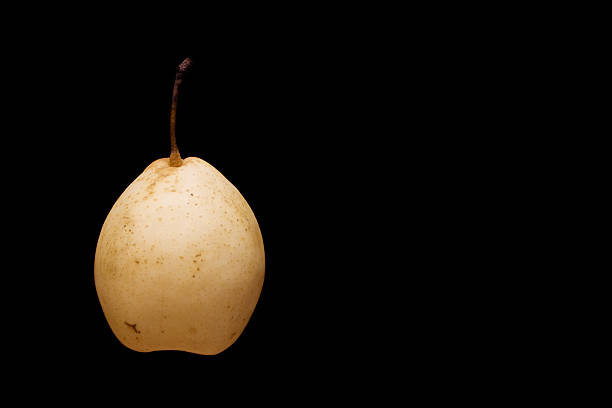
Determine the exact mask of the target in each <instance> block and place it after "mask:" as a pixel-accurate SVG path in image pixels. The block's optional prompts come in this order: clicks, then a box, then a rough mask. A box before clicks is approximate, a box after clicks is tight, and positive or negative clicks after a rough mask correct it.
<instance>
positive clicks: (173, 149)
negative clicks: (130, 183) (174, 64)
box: [170, 58, 191, 167]
mask: <svg viewBox="0 0 612 408" xmlns="http://www.w3.org/2000/svg"><path fill="white" fill-rule="evenodd" d="M190 66H191V60H190V59H189V58H185V61H183V62H182V63H181V65H179V66H178V69H177V70H176V78H175V79H174V89H173V91H172V108H171V110H170V166H172V167H180V166H181V165H182V164H183V159H181V154H180V153H179V151H178V147H177V146H176V100H177V98H178V90H179V86H180V85H181V82H183V74H184V73H185V71H187V70H188V69H189V67H190Z"/></svg>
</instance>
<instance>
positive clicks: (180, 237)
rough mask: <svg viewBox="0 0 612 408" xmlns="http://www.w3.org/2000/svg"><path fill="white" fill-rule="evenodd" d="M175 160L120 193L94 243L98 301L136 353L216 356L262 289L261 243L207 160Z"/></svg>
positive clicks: (248, 215)
mask: <svg viewBox="0 0 612 408" xmlns="http://www.w3.org/2000/svg"><path fill="white" fill-rule="evenodd" d="M188 65H189V61H188V60H186V61H185V62H184V63H183V64H181V66H180V67H179V70H178V72H177V80H176V82H175V88H174V98H173V106H172V111H171V146H172V147H171V155H170V158H163V159H159V160H156V161H154V162H153V163H152V164H150V165H149V166H148V167H147V168H146V169H145V171H144V172H143V173H142V174H141V175H140V176H138V178H137V179H136V180H135V181H134V182H132V184H130V186H129V187H128V188H127V189H126V190H125V191H124V192H123V194H121V196H120V197H119V199H118V200H117V202H116V203H115V205H114V206H113V208H112V209H111V211H110V213H109V214H108V216H107V218H106V220H105V222H104V225H103V227H102V231H101V233H100V237H99V239H98V245H97V247H96V256H95V265H94V274H95V283H96V290H97V293H98V297H99V300H100V304H101V305H102V310H103V311H104V315H105V316H106V319H107V320H108V323H109V325H110V327H111V329H112V331H113V333H114V334H115V336H116V337H117V338H118V339H119V340H120V341H121V343H123V344H124V345H125V346H127V347H129V348H131V349H133V350H136V351H142V352H146V351H155V350H182V351H187V352H191V353H197V354H217V353H219V352H221V351H223V350H225V349H226V348H227V347H229V346H230V345H231V344H232V343H233V342H234V341H236V339H237V338H238V336H240V334H241V333H242V331H243V330H244V328H245V326H246V324H247V322H248V320H249V318H250V317H251V314H252V313H253V310H254V308H255V305H256V304H257V301H258V299H259V295H260V293H261V289H262V285H263V280H264V270H265V258H264V246H263V240H262V236H261V232H260V229H259V226H258V224H257V220H256V219H255V215H254V214H253V212H252V210H251V208H250V207H249V205H248V204H247V202H246V200H245V199H244V198H243V197H242V195H241V194H240V192H239V191H238V190H237V189H236V187H234V186H233V185H232V184H231V183H230V182H229V181H228V180H227V179H226V178H225V177H224V176H223V175H222V174H221V173H220V172H219V171H217V170H216V169H215V168H214V167H213V166H211V165H210V164H208V163H207V162H205V161H203V160H201V159H199V158H197V157H189V158H187V159H185V160H182V159H181V158H180V155H179V154H178V149H177V148H176V139H175V135H174V122H175V112H176V95H177V92H178V91H177V89H178V85H179V84H180V82H181V80H182V73H183V72H184V71H185V70H186V68H187V67H188Z"/></svg>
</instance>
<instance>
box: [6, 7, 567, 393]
mask: <svg viewBox="0 0 612 408" xmlns="http://www.w3.org/2000/svg"><path fill="white" fill-rule="evenodd" d="M50 7H51V8H54V11H60V13H62V12H63V10H59V9H57V10H56V9H55V8H57V7H58V6H57V5H55V4H53V5H52V6H50ZM433 8H434V10H433V11H432V12H431V13H423V12H421V11H420V10H416V9H413V10H411V11H410V12H399V11H397V10H382V9H381V10H376V11H377V12H375V11H374V10H370V9H368V8H358V7H357V6H354V7H353V6H351V7H339V10H336V11H335V12H333V11H332V10H328V9H322V10H317V11H316V13H315V14H316V16H309V15H308V13H307V12H306V11H305V10H299V11H295V12H289V11H285V10H281V12H284V13H285V15H284V16H282V17H279V18H276V16H275V14H274V12H278V11H279V10H277V9H274V10H273V9H272V7H270V8H268V9H265V10H261V9H260V10H259V12H260V14H265V17H266V18H259V17H260V16H257V15H255V14H253V15H252V16H251V14H250V10H244V9H241V10H238V7H236V10H233V11H232V13H231V15H228V16H227V19H225V20H221V21H215V20H217V15H216V14H214V13H208V14H194V17H198V18H201V21H198V22H197V24H194V25H193V26H189V25H188V24H186V23H184V22H183V20H182V19H180V18H179V16H178V15H176V14H172V11H173V10H172V9H168V13H167V16H165V19H164V20H163V21H160V22H159V23H158V22H157V21H154V20H152V19H149V18H148V16H147V15H146V11H148V10H145V9H142V10H139V13H138V16H137V18H131V17H130V16H127V15H126V16H125V21H124V23H125V24H124V27H120V25H121V23H122V22H121V21H119V20H121V18H120V17H117V15H121V16H123V13H122V12H120V11H118V10H112V14H113V18H110V19H106V20H104V19H101V20H102V22H101V24H97V25H96V24H93V21H92V20H93V18H90V17H91V15H89V14H88V15H87V16H84V15H80V16H79V17H80V18H76V19H71V21H70V22H69V23H68V22H62V21H59V20H56V19H54V18H51V16H49V17H48V18H47V15H46V13H45V11H44V10H40V9H37V11H39V13H40V12H41V11H42V14H43V19H44V20H45V23H46V25H43V24H41V25H38V23H37V22H36V21H35V20H34V19H31V17H32V15H33V13H32V10H29V11H28V13H25V15H26V16H27V20H28V21H27V22H25V23H24V24H23V25H20V26H19V27H18V29H15V30H13V28H12V27H9V25H8V24H7V25H3V27H2V30H5V31H7V32H6V35H5V36H4V37H3V39H4V41H3V53H2V63H3V65H2V66H3V68H5V70H4V72H3V82H2V95H3V101H4V102H5V105H6V107H5V108H4V109H3V111H2V120H3V121H2V131H3V133H2V134H3V142H4V145H3V147H4V148H3V153H4V155H3V179H2V180H3V182H4V184H3V189H4V190H3V193H4V194H3V204H5V205H6V207H7V208H8V209H7V210H5V212H4V213H3V214H4V219H3V222H4V223H3V233H4V235H5V242H7V245H6V246H5V247H4V253H3V256H4V259H5V261H6V262H5V263H3V264H2V265H3V275H2V276H3V286H2V288H3V294H2V295H3V296H2V297H1V299H2V301H3V309H2V311H3V315H2V317H3V325H2V327H3V340H5V342H7V343H8V344H7V345H5V346H4V351H5V357H6V360H8V359H9V358H11V357H13V359H14V360H16V361H17V363H16V364H11V365H10V366H8V369H5V371H6V372H7V373H8V374H9V376H10V379H11V380H12V381H14V382H15V383H18V384H25V385H26V386H27V387H28V391H29V393H30V394H34V393H36V392H38V391H39V390H43V389H44V387H43V386H44V385H47V386H49V388H48V389H47V390H45V391H47V392H48V391H51V392H52V393H53V395H54V396H55V395H57V396H61V397H66V396H73V395H76V393H75V390H78V388H79V386H80V385H81V384H83V383H89V384H90V385H92V389H93V391H94V392H93V393H91V394H90V396H92V397H93V398H92V399H95V398H97V397H99V396H101V395H108V396H111V397H114V396H116V395H118V394H119V393H124V392H127V393H128V394H130V395H131V396H133V399H134V400H136V402H140V399H141V398H144V397H146V396H147V395H148V396H154V397H156V396H157V395H158V393H159V394H162V393H171V394H172V395H173V396H177V397H178V396H182V395H183V394H191V393H194V392H195V393H198V396H202V398H200V401H198V402H200V403H207V402H208V397H209V396H210V395H211V394H215V393H219V389H217V385H219V384H224V385H229V388H230V389H229V390H228V391H225V392H224V397H226V398H227V400H228V403H231V402H233V399H234V398H235V397H236V396H238V395H240V396H245V397H247V398H248V399H250V400H251V401H253V402H256V403H259V402H264V403H267V402H268V401H269V400H270V399H274V397H275V396H278V395H280V394H281V393H282V391H287V390H289V391H290V395H291V399H290V402H293V401H296V400H297V401H303V400H304V399H306V398H309V397H310V398H312V400H313V402H317V403H319V402H321V401H322V399H321V398H320V397H319V396H320V395H323V392H324V391H332V394H334V395H335V396H339V397H340V398H341V399H343V398H345V397H348V396H356V397H358V398H361V396H362V395H363V394H369V395H372V396H374V397H375V399H376V402H379V401H380V399H383V398H384V397H385V396H389V395H391V391H397V390H400V394H401V397H406V395H408V393H406V392H404V390H405V389H408V390H409V392H412V391H414V390H416V391H419V390H420V391H422V390H425V392H426V393H427V391H428V390H429V389H432V392H430V393H428V395H427V398H428V400H429V399H430V397H432V396H447V397H451V398H454V397H455V395H456V394H455V393H453V392H447V390H448V388H446V386H447V385H449V384H451V385H453V384H454V385H455V386H456V389H460V392H461V390H468V391H464V392H468V393H469V392H470V390H474V389H476V392H475V393H473V394H480V393H481V391H482V389H485V388H488V386H489V384H491V383H493V384H494V385H495V383H496V382H498V381H500V380H499V377H498V376H497V375H493V374H497V373H499V372H506V371H507V370H506V369H507V368H508V367H511V368H517V367H518V368H519V370H518V371H520V373H519V378H521V379H523V378H524V377H525V374H526V375H527V377H529V376H534V375H535V376H537V375H538V374H540V373H541V371H538V370H535V371H534V370H532V369H531V367H532V365H531V362H530V361H526V359H529V358H530V357H531V355H529V357H526V356H528V354H523V353H522V352H523V350H528V351H529V350H533V342H534V337H537V330H535V331H534V330H525V328H524V321H525V320H528V319H529V318H530V316H532V315H533V314H532V312H531V308H530V306H531V305H530V304H529V298H530V296H532V294H533V295H535V297H538V296H541V295H542V294H545V293H547V292H548V291H549V288H548V287H547V286H542V287H539V286H538V281H537V279H538V278H537V276H538V272H540V271H539V270H538V269H540V264H535V269H536V270H535V271H534V270H533V269H534V267H533V265H534V263H532V262H531V261H530V260H529V259H528V258H529V257H531V256H534V255H532V254H535V253H536V252H538V251H540V249H541V248H542V242H545V241H547V238H546V236H545V233H544V232H542V233H540V232H538V231H537V228H541V229H542V230H545V229H546V227H545V226H542V227H539V225H542V224H538V222H532V221H533V218H535V219H536V220H538V219H540V218H545V217H546V216H549V214H550V209H551V208H558V205H557V203H554V205H550V206H549V207H550V208H548V206H545V205H542V204H540V203H541V201H540V197H543V196H544V195H545V194H546V192H544V193H540V194H541V196H538V191H541V190H542V188H543V186H545V185H547V183H548V181H549V180H550V179H551V178H554V177H553V173H554V172H555V171H556V169H557V166H550V167H547V166H546V165H545V166H544V167H545V168H546V174H545V176H542V177H540V178H537V177H536V178H535V182H534V181H533V180H532V179H533V177H532V174H533V173H537V171H535V172H532V171H531V170H532V169H531V167H530V166H531V165H532V163H533V161H536V162H538V161H540V159H545V158H546V157H549V156H550V152H549V150H548V149H549V146H546V147H545V148H543V149H539V146H537V144H538V142H537V140H538V138H539V137H540V136H541V133H547V132H548V133H550V132H549V131H546V129H547V128H548V126H549V122H551V121H549V120H548V117H547V116H546V115H545V114H542V115H543V116H542V118H544V120H542V119H541V118H540V119H538V118H539V116H540V115H541V112H542V107H543V106H544V105H547V104H548V102H547V98H545V97H544V96H543V95H544V94H545V93H547V92H548V89H549V88H555V90H554V92H552V95H554V96H556V95H558V94H559V92H563V89H564V88H563V87H559V86H557V82H555V81H553V82H550V80H549V79H547V78H548V77H549V74H552V73H554V72H557V73H558V72H559V71H558V67H557V65H559V64H553V65H554V66H553V67H550V66H547V65H546V64H544V65H542V64H541V62H542V61H544V60H545V59H546V57H540V58H541V59H538V57H537V56H538V55H541V54H542V45H541V44H544V43H546V44H548V43H549V42H550V41H552V40H551V39H550V38H552V37H550V36H549V33H551V32H552V33H553V34H554V33H555V32H556V31H549V30H547V29H544V32H545V33H547V34H546V39H545V41H541V42H536V43H535V45H534V43H533V42H532V40H533V38H532V37H531V36H530V33H529V31H527V32H526V34H525V32H524V31H523V26H522V25H520V27H519V29H518V31H519V32H520V34H522V35H524V36H525V38H524V39H518V40H517V38H516V36H517V35H518V34H519V33H518V32H517V29H516V21H521V19H522V17H523V15H531V13H530V12H525V13H522V11H521V13H522V14H521V17H520V18H517V19H514V18H513V16H512V15H511V17H510V18H509V21H510V23H509V24H506V25H504V24H501V25H500V24H498V22H501V20H502V19H503V17H501V16H502V15H505V14H506V11H507V10H504V11H503V13H489V15H487V16H486V18H481V17H482V14H481V12H482V10H472V9H467V10H463V6H458V7H457V8H455V9H452V8H448V7H445V6H439V5H435V6H434V7H433ZM74 11H75V10H66V13H65V15H66V16H68V15H70V16H72V15H73V13H72V12H74ZM461 12H463V13H461ZM485 12H488V11H487V10H485ZM547 13H548V11H547ZM5 14H6V19H7V20H12V19H13V18H14V17H15V16H14V15H12V14H10V13H8V12H7V13H5ZM92 14H93V13H92ZM239 14H240V17H237V15H239ZM462 14H463V15H462ZM546 15H548V14H546ZM300 17H302V18H300ZM166 20H168V23H169V22H170V21H176V20H180V22H181V23H182V26H183V29H179V30H173V29H171V27H170V24H168V26H166V25H164V24H162V22H164V21H166ZM536 20H537V17H536ZM544 20H546V19H544ZM136 22H138V23H141V22H150V23H152V24H153V25H154V29H153V30H150V31H145V30H141V29H140V27H136ZM214 23H217V24H214ZM125 26H127V27H129V28H130V30H127V31H130V32H129V33H126V32H125V31H126V30H125ZM193 27H197V28H199V27H203V30H202V31H203V32H202V33H200V34H199V35H194V34H193V33H191V32H188V31H190V30H187V28H193ZM498 27H500V28H498ZM122 28H123V29H124V30H122ZM496 31H501V33H498V32H496ZM152 32H154V33H156V35H152V34H151V33H152ZM3 34H4V33H3ZM500 34H501V35H500ZM30 37H31V39H30ZM188 40H189V41H188ZM517 41H518V43H517ZM525 50H528V51H530V52H531V54H530V53H529V52H528V53H527V54H525ZM187 56H189V57H192V58H193V60H194V66H193V70H192V72H191V73H190V75H188V77H187V78H186V79H185V82H184V84H183V89H182V90H181V95H180V99H179V110H178V117H177V120H178V123H177V126H178V129H177V137H178V143H179V147H180V150H181V153H182V155H183V157H189V156H198V157H200V158H202V159H204V160H206V161H208V162H209V163H211V164H212V165H213V166H215V167H216V168H217V169H218V170H220V171H221V172H222V173H223V174H224V175H225V176H226V177H227V178H228V179H229V180H230V181H231V182H232V183H233V184H234V185H235V186H236V187H237V188H238V189H239V190H240V191H241V193H242V194H243V196H244V197H245V198H246V200H247V201H248V203H249V204H250V206H251V207H252V209H253V210H254V213H255V215H256V217H257V219H258V221H259V224H260V227H261V230H262V234H263V239H264V244H265V250H266V278H265V282H264V286H263V292H262V294H261V298H260V301H259V303H258V305H257V307H256V309H255V312H254V314H253V317H252V319H251V321H250V322H249V324H248V325H247V327H246V330H245V331H244V333H243V334H242V336H241V337H240V338H239V339H238V340H237V342H236V343H235V344H234V345H232V346H231V347H230V348H229V349H227V350H226V351H224V352H223V353H221V354H219V355H217V356H198V355H194V354H189V353H184V352H178V351H177V352H175V351H164V352H153V353H137V352H134V351H131V350H129V349H127V348H125V347H124V346H122V345H121V344H120V343H119V342H118V341H117V340H116V339H115V338H114V336H113V334H112V332H111V330H110V328H109V327H108V324H107V323H106V320H105V318H104V316H103V313H102V309H101V307H100V305H99V302H98V299H97V295H96V292H95V286H94V277H93V262H94V255H95V247H96V242H97V238H98V235H99V232H100V228H101V227H102V224H103V222H104V219H105V217H106V215H107V214H108V212H109V210H110V208H111V207H112V205H113V203H114V202H115V200H116V199H117V198H118V197H119V195H120V194H121V192H122V191H123V190H124V189H125V188H126V187H127V186H128V185H129V184H130V183H131V182H132V181H133V180H134V179H135V178H136V177H137V176H138V175H139V174H140V173H141V172H142V171H143V170H144V169H145V168H146V166H147V165H148V164H149V163H151V162H152V161H153V160H155V159H158V158H160V157H167V155H168V153H169V141H168V131H169V129H168V122H169V109H170V101H171V90H172V82H173V80H174V70H175V67H176V66H177V65H178V64H179V63H180V62H181V61H182V59H183V58H185V57H187ZM561 65H563V64H561ZM534 71H535V74H533V72H534ZM553 77H554V75H553ZM547 81H548V84H549V86H548V87H547V86H544V87H542V86H541V84H542V83H546V82H547ZM534 89H535V90H536V91H535V92H534ZM534 96H535V97H534ZM557 115H558V113H557ZM530 121H534V122H538V121H539V122H540V123H539V124H538V126H536V127H534V126H532V124H531V123H529V122H530ZM555 121H556V122H557V123H564V120H560V121H558V120H556V119H555ZM555 137H556V135H555ZM550 145H551V146H552V145H554V143H551V144H550ZM538 149H539V150H538ZM525 152H528V153H527V154H526V153H525ZM563 157H565V156H563ZM525 186H528V188H527V189H525ZM530 188H531V190H530ZM538 205H542V207H541V208H539V209H537V206H538ZM534 206H535V207H536V211H535V212H534V211H533V208H534ZM562 224H563V223H561V224H559V225H562ZM533 225H538V227H536V234H533V232H534V228H533ZM557 228H560V227H558V226H557ZM553 231H556V230H553ZM545 258H546V259H544V260H542V262H541V265H545V264H547V263H548V261H549V260H548V258H549V257H548V256H546V257H545ZM557 258H558V259H564V257H563V256H561V257H557ZM517 271H518V272H517ZM547 285H548V279H547ZM525 287H527V288H530V291H531V293H525V290H524V288H525ZM551 305H552V307H553V308H554V307H556V304H551ZM521 307H523V310H526V311H527V312H526V313H525V312H523V311H522V310H519V313H518V316H517V313H516V311H517V308H518V309H521ZM540 316H541V317H540ZM547 317H548V311H546V315H545V314H544V313H542V314H541V315H536V318H535V319H534V320H533V326H534V327H535V326H540V325H541V322H542V321H545V320H546V319H547ZM524 318H525V319H524ZM536 341H537V340H536ZM553 343H556V339H555V341H554V342H553ZM540 345H541V346H543V347H541V349H542V350H548V349H549V348H548V345H546V344H540ZM535 351H538V349H537V348H536V349H535ZM556 357H557V356H555V358H556ZM510 360H514V361H510ZM509 361H510V362H509ZM4 362H5V361H3V363H4ZM517 362H518V363H517ZM521 364H523V366H522V367H519V365H521ZM470 373H475V374H476V375H475V376H474V377H471V376H469V375H468V374H470ZM534 373H535V374H534ZM507 374H510V375H512V374H514V373H511V372H509V371H508V372H507ZM474 378H476V379H477V381H474V380H473V379H474ZM514 380H515V379H514V378H513V379H512V381H508V384H510V387H513V386H515V384H517V382H516V381H514ZM501 382H503V380H501ZM341 383H345V384H347V385H348V387H346V388H342V387H341ZM465 383H467V384H468V387H464V384H465ZM532 383H533V384H539V383H540V378H536V379H535V381H532ZM421 384H424V385H427V386H429V387H430V388H429V389H428V388H427V387H422V386H421ZM441 384H443V385H444V387H441V386H440V385H441ZM247 385H248V387H246V386H247ZM517 387H520V385H518V386H517ZM202 391H205V392H202ZM39 393H42V392H39ZM507 394H514V390H512V391H510V392H504V393H503V395H507ZM28 395H29V394H25V396H28ZM23 396H24V394H21V395H20V397H23ZM44 396H48V393H47V394H44ZM409 396H410V395H408V397H409ZM88 402H89V401H88ZM113 402H114V403H116V402H117V401H116V400H114V401H113ZM175 402H176V401H175Z"/></svg>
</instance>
